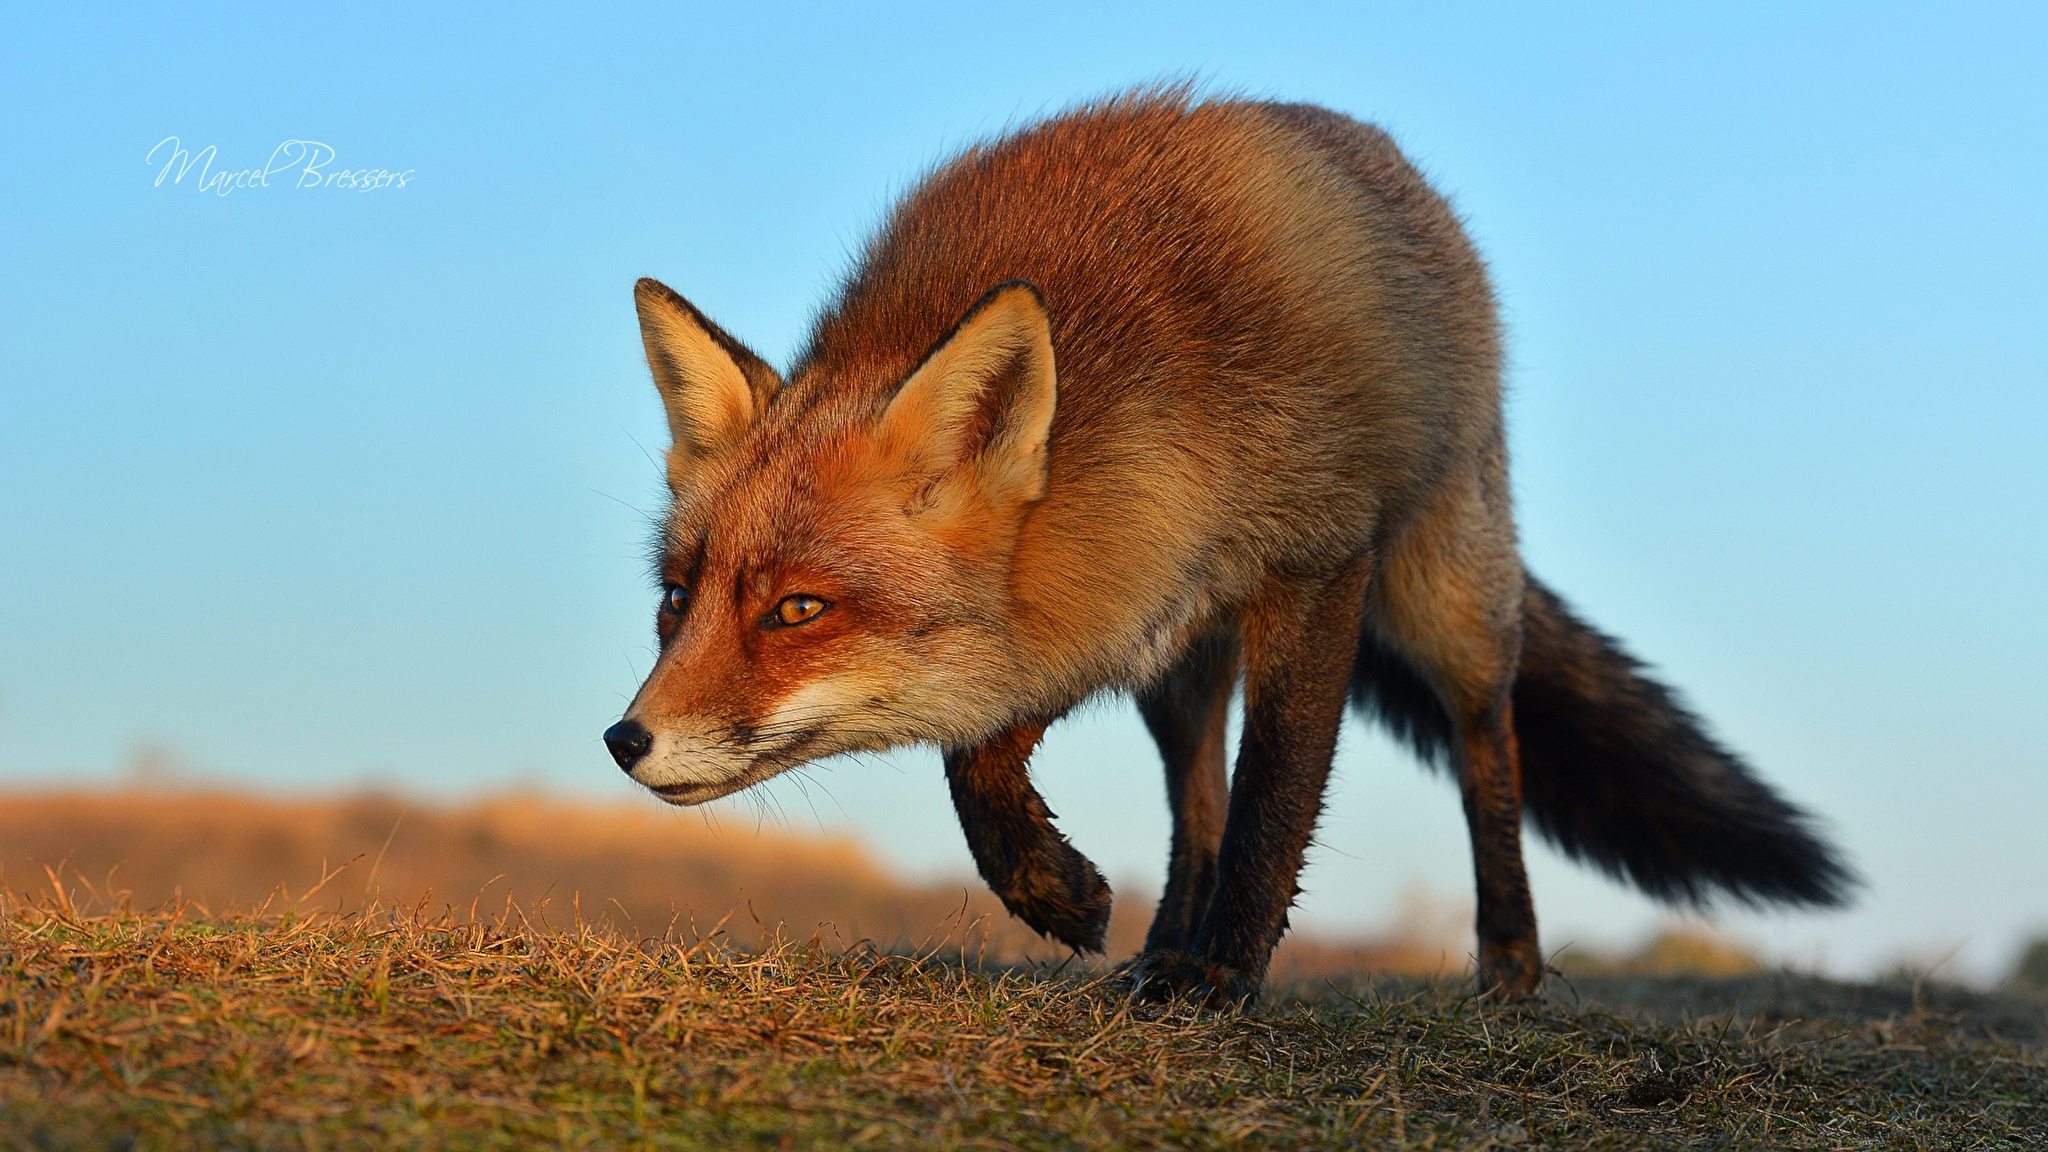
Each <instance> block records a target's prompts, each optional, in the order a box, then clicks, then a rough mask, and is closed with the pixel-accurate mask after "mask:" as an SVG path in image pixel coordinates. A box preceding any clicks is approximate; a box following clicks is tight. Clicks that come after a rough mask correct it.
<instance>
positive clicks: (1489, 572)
mask: <svg viewBox="0 0 2048 1152" xmlns="http://www.w3.org/2000/svg"><path fill="white" fill-rule="evenodd" d="M1507 525H1508V520H1507V514H1506V509H1505V501H1504V499H1503V498H1498V497H1495V496H1494V494H1493V491H1492V490H1490V489H1489V487H1488V486H1486V485H1484V484H1483V483H1482V484H1479V485H1475V486H1474V487H1473V488H1472V489H1471V490H1468V491H1466V492H1464V493H1462V494H1455V495H1454V496H1453V498H1451V499H1447V500H1445V501H1442V502H1440V503H1439V504H1438V506H1436V507H1435V508H1432V509H1430V510H1429V511H1428V512H1426V513H1425V514H1424V515H1423V516H1421V517H1420V518H1419V520H1418V521H1417V523H1415V524H1414V525H1412V526H1411V527H1410V528H1409V530H1408V531H1407V532H1406V533H1404V534H1403V536H1402V537H1401V538H1400V539H1399V540H1398V541H1397V542H1396V543H1395V545H1394V547H1393V548H1391V549H1390V550H1389V552H1388V554H1387V555H1386V557H1385V558H1384V561H1383V563H1382V568H1381V578H1380V580H1379V581H1378V582H1377V583H1376V584H1375V585H1374V587H1373V594H1372V596H1371V597H1370V598H1369V614H1368V619H1367V623H1366V628H1365V635H1364V638H1363V643H1364V644H1365V645H1366V646H1367V648H1369V649H1375V650H1377V651H1376V656H1377V659H1376V660H1375V661H1372V663H1375V664H1377V665H1378V666H1379V667H1380V668H1381V670H1382V672H1386V671H1389V670H1398V671H1401V672H1402V673H1403V676H1404V678H1406V673H1407V672H1412V673H1414V677H1415V678H1417V679H1419V680H1421V681H1422V682H1424V683H1426V684H1427V685H1428V686H1429V687H1430V688H1431V689H1433V690H1434V691H1433V693H1432V694H1433V695H1434V696H1435V698H1436V699H1435V701H1434V703H1435V705H1437V706H1440V707H1441V709H1442V716H1441V717H1432V718H1428V719H1427V720H1426V721H1425V722H1418V720H1420V719H1421V718H1418V717H1414V716H1410V717H1408V718H1406V720H1405V726H1406V727H1407V729H1408V730H1409V735H1410V736H1411V737H1419V739H1418V743H1419V744H1421V745H1422V746H1424V747H1425V749H1427V748H1428V747H1429V746H1430V745H1432V744H1434V743H1435V742H1436V737H1437V736H1438V735H1442V736H1446V737H1448V739H1445V740H1444V741H1443V743H1444V744H1446V745H1447V746H1448V747H1447V748H1445V749H1444V750H1445V751H1448V752H1449V754H1450V759H1451V762H1452V764H1453V766H1454V767H1455V768H1456V770H1457V777H1458V788H1459V794H1460V799H1461V800H1462V801H1463V804H1464V809H1465V822H1466V827H1467V830H1468V831H1469V832H1470V834H1471V839H1472V864H1473V875H1474V880H1475V882H1476V889H1477V896H1478V901H1477V903H1478V914H1477V923H1476V928H1477V932H1478V937H1479V983H1480V987H1481V989H1482V990H1483V991H1492V992H1496V993H1499V994H1503V995H1508V996H1523V995H1528V994H1531V993H1534V992H1536V991H1537V990H1538V989H1539V988H1540V987H1541V986H1542V982H1543V959H1542V953H1541V951H1540V950H1539V949H1538V946H1537V939H1536V911H1535V906H1534V904H1533V902H1532V901H1531V899H1530V896H1529V879H1528V874H1527V871H1526V869H1525V867H1524V865H1523V859H1522V839H1521V833H1522V788H1521V766H1520V758H1519V753H1518V750H1517V747H1516V743H1515V729H1514V706H1513V702H1512V699H1511V694H1512V692H1513V689H1514V677H1515V670H1516V668H1517V667H1518V665H1519V661H1520V654H1521V602H1522V567H1521V562H1520V559H1519V556H1518V555H1517V553H1516V550H1515V544H1514V536H1513V530H1512V528H1511V527H1508V526H1507ZM1395 662H1398V665H1399V668H1398V669H1391V668H1390V665H1392V664H1394V663H1395ZM1367 664H1368V661H1365V660H1361V661H1360V666H1361V669H1363V668H1364V667H1365V666H1366V665H1367ZM1364 687H1365V688H1366V690H1367V691H1368V693H1371V692H1372V691H1373V686H1371V685H1365V686H1364ZM1395 695H1397V694H1389V692H1388V688H1387V687H1385V686H1383V687H1381V688H1380V689H1379V704H1380V710H1381V711H1382V712H1383V713H1385V712H1387V711H1388V709H1389V707H1390V706H1391V701H1392V700H1393V699H1394V698H1395ZM1429 706H1431V705H1430V702H1428V701H1423V700H1416V701H1410V702H1407V704H1406V707H1408V708H1409V709H1410V710H1411V711H1412V710H1414V709H1416V708H1426V707H1429ZM1395 719H1396V727H1397V728H1399V727H1402V726H1403V723H1404V721H1403V719H1402V718H1401V717H1399V716H1396V717H1395ZM1444 719H1448V721H1449V723H1448V725H1446V724H1444V723H1443V720H1444ZM1439 729H1448V731H1444V732H1441V733H1439V732H1438V730H1439Z"/></svg>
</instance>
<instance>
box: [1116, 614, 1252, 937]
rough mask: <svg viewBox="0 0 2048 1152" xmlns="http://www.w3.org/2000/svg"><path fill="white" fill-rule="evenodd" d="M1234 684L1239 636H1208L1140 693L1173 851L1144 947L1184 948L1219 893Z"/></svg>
mask: <svg viewBox="0 0 2048 1152" xmlns="http://www.w3.org/2000/svg"><path fill="white" fill-rule="evenodd" d="M1236 687H1237V633H1236V630H1235V629H1234V628H1222V629H1218V630H1217V631H1215V632H1212V633H1210V634H1208V635H1206V636H1204V637H1202V638H1201V639H1199V640H1197V641H1195V643H1194V644H1193V645H1192V646H1190V647H1189V649H1188V651H1187V654H1186V655H1184V656H1182V657H1181V659H1180V661H1179V662H1178V663H1176V664H1175V665H1174V666H1173V667H1172V668H1171V669H1169V670H1168V671H1167V673H1166V675H1165V676H1163V677H1161V678H1160V680H1159V682H1158V683H1156V684H1154V685H1152V686H1151V687H1149V688H1147V689H1145V690H1144V691H1143V692H1141V693H1139V694H1138V714H1139V715H1140V716H1142V717H1143V718H1144V720H1145V727H1146V728H1147V729H1148V730H1150V731H1151V733H1152V739H1153V740H1154V742H1156V743H1157V744H1158V745H1159V756H1160V759H1161V760H1163V761H1165V764H1166V802H1167V807H1168V808H1169V809H1171V810H1172V813H1173V849H1172V854H1171V855H1170V856H1169V857H1168V858H1167V869H1166V891H1165V893H1164V894H1162V895H1161V896H1160V898H1159V911H1158V912H1157V913H1156V914H1154V916H1153V918H1152V929H1151V931H1150V932H1148V933H1146V935H1145V947H1146V948H1147V949H1148V950H1159V949H1175V948H1186V947H1187V946H1188V945H1189V944H1191V943H1192V942H1193V940H1194V936H1195V929H1196V927H1197V925H1199V924H1200V923H1201V920H1202V914H1203V913H1204V912H1206V911H1207V910H1208V908H1209V898H1210V896H1211V895H1212V894H1213V893H1214V892H1215V890H1216V854H1217V852H1218V850H1219V849H1220V848H1221V847H1222V844H1223V818H1224V814H1225V810H1226V808H1227V806H1228V804H1229V802H1230V781H1229V774H1228V770H1227V767H1226V765H1225V763H1224V759H1225V754H1226V753H1225V748H1224V744H1225V741H1226V740H1227V739H1228V731H1227V721H1228V718H1229V713H1230V694H1231V692H1232V690H1233V689H1235V688H1236Z"/></svg>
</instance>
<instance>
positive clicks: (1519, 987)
mask: <svg viewBox="0 0 2048 1152" xmlns="http://www.w3.org/2000/svg"><path fill="white" fill-rule="evenodd" d="M1543 971H1544V969H1543V954H1542V953H1541V952H1539V951H1537V949H1536V941H1535V939H1534V938H1529V939H1522V940H1507V941H1501V942H1498V943H1495V942H1492V941H1485V940H1482V941H1480V944H1479V992H1480V995H1482V996H1488V997H1493V998H1495V999H1500V1000H1525V999H1528V998H1529V997H1532V996H1536V995H1538V994H1540V993H1541V992H1542V991H1543Z"/></svg>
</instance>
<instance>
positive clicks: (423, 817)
mask: <svg viewBox="0 0 2048 1152" xmlns="http://www.w3.org/2000/svg"><path fill="white" fill-rule="evenodd" d="M344 864H345V865H346V867H345V868H342V870H341V871H340V872H339V873H337V874H335V875H334V876H333V877H332V878H331V879H329V880H328V882H327V883H326V884H325V885H324V886H321V887H320V888H319V889H318V891H317V892H313V894H312V895H311V896H310V897H308V896H307V895H306V894H307V893H308V892H309V891H310V890H312V889H314V887H315V885H316V884H318V883H319V881H320V879H321V877H322V876H323V875H325V874H326V871H329V870H333V869H335V868H337V867H341V866H343V865H344ZM46 866H48V867H49V868H50V869H54V870H55V871H57V872H58V873H60V874H61V875H62V876H63V877H64V880H65V883H66V885H67V887H69V888H72V889H74V890H77V891H78V892H79V893H80V894H81V896H82V897H84V898H88V899H97V900H100V901H104V902H108V903H114V902H119V901H121V900H125V901H127V902H128V903H129V904H131V905H132V906H134V907H135V908H137V909H149V908H155V907H159V906H162V905H164V904H167V903H169V902H173V901H181V900H182V901H190V902H192V903H194V904H196V905H197V906H198V907H199V908H200V909H202V910H209V911H213V912H220V911H223V910H225V909H227V908H229V907H232V906H237V905H241V906H251V905H261V904H263V903H265V902H266V901H269V902H271V905H272V907H273V908H277V907H281V906H283V905H284V904H288V903H290V902H292V901H293V900H303V901H305V903H304V904H303V905H302V906H303V907H305V908H308V909H312V908H321V909H342V910H346V909H353V908H358V907H360V906H362V905H363V904H364V903H366V902H368V901H369V900H370V899H372V898H374V899H376V900H378V901H379V902H381V903H382V904H384V905H386V906H390V907H402V908H418V909H420V910H421V911H422V912H423V913H425V914H427V915H429V916H439V915H443V914H448V915H452V916H454V917H455V918H457V919H466V918H470V917H478V918H482V917H492V916H497V915H500V914H502V913H504V912H506V911H507V910H508V908H511V907H516V908H517V909H519V910H520V912H522V913H523V914H525V915H526V916H527V917H528V918H530V919H533V920H536V921H542V922H545V923H548V924H552V925H554V926H557V927H561V926H566V925H569V924H572V923H574V922H575V921H576V920H577V919H578V918H579V917H580V918H581V919H583V920H585V921H592V922H609V923H610V924H612V925H614V926H617V927H620V928H623V929H625V930H627V931H632V932H638V933H641V934H644V935H649V936H659V935H661V934H663V933H664V932H669V931H671V930H673V931H676V932H679V933H683V934H688V933H691V932H695V933H708V932H710V931H711V930H712V929H713V928H714V927H715V926H718V925H720V924H721V923H722V924H723V925H724V928H725V930H726V931H727V932H728V933H730V934H731V935H732V936H734V937H735V938H737V939H738V940H740V941H742V942H747V941H751V940H754V939H757V938H758V936H759V934H760V933H761V932H763V931H764V930H768V929H775V928H778V927H779V928H780V930H781V931H782V933H783V934H784V935H787V936H790V937H794V938H797V939H805V938H808V937H810V936H811V935H812V934H813V933H816V934H818V935H820V937H821V938H822V939H824V940H826V941H828V942H830V941H832V940H833V939H834V938H835V937H836V938H837V939H838V940H839V941H842V942H843V943H846V944H851V943H853V942H854V941H856V940H860V939H863V938H865V939H871V940H873V941H874V942H875V943H877V944H878V945H881V946H883V947H885V948H894V949H910V948H942V949H947V950H952V949H958V950H960V951H962V952H965V953H967V954H969V955H986V956H987V958H989V959H991V960H1011V959H1023V958H1036V959H1047V960H1058V959H1062V958H1065V957H1066V956H1067V954H1068V953H1067V951H1066V949H1064V948H1062V947H1060V946H1058V945H1055V944H1052V943H1049V942H1047V941H1045V940H1042V939H1040V938H1039V937H1038V936H1037V935H1035V934H1034V933H1032V932H1031V931H1030V930H1029V929H1028V928H1026V927H1025V926H1024V925H1023V924H1022V923H1020V922H1019V921H1017V920H1015V919H1013V918H1011V917H1010V916H1009V915H1008V914H1007V913H1006V912H1004V911H1003V909H1002V906H1001V905H1000V904H999V903H998V902H997V901H996V899H995V898H994V897H993V896H991V895H990V894H989V893H988V891H987V889H986V888H984V887H983V886H982V884H981V882H980V880H978V879H976V878H974V877H971V876H963V877H960V878H959V879H957V880H948V881H944V882H935V883H923V884H919V883H912V882H909V881H906V880H904V879H902V878H900V877H897V876H894V875H891V874H890V873H889V872H887V871H886V870H884V869H883V868H882V867H881V866H880V865H879V864H878V863H877V862H876V861H875V860H874V858H873V857H872V856H870V855H869V854H868V853H867V852H866V851H865V850H864V849H863V848H862V847H861V845H859V844H858V843H856V842H855V841H853V840H851V839H845V838H833V837H822V836H818V837H813V836H798V835H793V834H790V833H786V832H777V831H772V830H755V829H748V828H745V827H743V826H737V825H736V823H735V822H726V823H724V824H713V823H711V822H710V821H706V820H702V819H698V818H696V817H695V816H694V815H689V814H683V813H678V812H675V811H672V810H669V809H666V808H661V807H659V806H657V805H654V804H646V805H633V806H610V807H605V806H593V805H579V804H574V803H569V802H565V801H562V800H558V799H553V798H545V797H541V796H536V795H505V796H497V797H489V798H483V799H477V800H474V801H471V802H467V803H463V804H459V805H452V806H444V805H436V804H429V803H422V802H418V801H415V800H409V799H400V798H398V797H394V796H390V795H376V794H371V795H359V796H349V797H341V798H327V799H281V798H272V797H264V796H259V795H250V794H247V793H237V792H228V791H218V790H209V789H204V788H186V787H179V786H175V785H169V784H159V783H154V782H151V781H150V780H149V779H148V778H143V779H141V780H139V781H137V782H136V783H134V784H132V785H130V786H128V787H125V788H121V789H118V790H113V791H82V790H81V791H66V792H46V793H34V794H27V793H17V794H11V795H9V794H0V880H4V882H5V883H6V884H7V885H8V886H9V887H11V888H13V889H15V890H16V891H19V892H24V893H27V892H34V891H37V890H42V889H47V888H48V886H49V884H50V879H49V874H48V873H47V872H46V870H45V868H46ZM1154 898H1155V894H1154V893H1149V892H1142V891H1130V890H1123V891H1120V892H1119V899H1118V901H1117V912H1116V915H1115V917H1114V919H1113V920H1112V921H1111V925H1110V932H1109V955H1110V958H1111V959H1121V958H1123V957H1125V956H1128V955H1131V954H1133V953H1135V952H1136V951H1137V950H1138V948H1139V947H1140V946H1141V945H1142V944H1143V942H1144V933H1145V927H1146V924H1147V922H1148V920H1149V917H1150V915H1151V910H1152V903H1153V900H1154ZM1410 905H1411V906H1410V907H1409V908H1408V910H1406V911H1405V912H1404V913H1403V915H1402V916H1401V917H1400V918H1399V919H1398V920H1397V923H1396V925H1395V926H1394V927H1393V928H1392V929H1391V930H1390V931H1389V932H1388V933H1386V934H1385V935H1380V936H1372V937H1359V938H1331V937H1309V936H1301V935H1296V936H1291V937H1290V938H1289V939H1288V940H1287V941H1286V942H1285V943H1283V944H1282V946H1281V951H1280V954H1279V955H1278V956H1276V958H1275V962H1274V969H1273V975H1274V976H1275V977H1276V978H1278V979H1303V978H1315V977H1321V976H1343V975H1350V974H1353V973H1362V972H1398V973H1409V974H1416V975H1432V974H1439V973H1455V972H1459V971H1462V970H1463V969H1464V967H1465V965H1466V952H1467V951H1468V947H1467V946H1466V945H1464V944H1462V943H1461V933H1462V927H1461V925H1462V921H1463V920H1464V919H1465V916H1464V913H1463V912H1462V911H1460V910H1457V909H1449V910H1446V909H1444V908H1442V907H1438V906H1436V905H1433V904H1431V903H1430V902H1429V901H1427V900H1426V899H1422V898H1420V897H1418V898H1417V899H1416V900H1413V901H1411V902H1410Z"/></svg>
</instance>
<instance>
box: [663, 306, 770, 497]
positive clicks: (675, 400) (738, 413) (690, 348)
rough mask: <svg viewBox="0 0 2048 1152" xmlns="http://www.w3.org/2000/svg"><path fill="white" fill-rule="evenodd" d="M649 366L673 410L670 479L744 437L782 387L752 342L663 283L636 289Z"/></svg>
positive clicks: (670, 418) (672, 481)
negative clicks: (740, 338) (751, 346)
mask: <svg viewBox="0 0 2048 1152" xmlns="http://www.w3.org/2000/svg"><path fill="white" fill-rule="evenodd" d="M633 305H634V307H635V308H636V309H637V310H638V311H639V313H640V339H641V341H642V342H644V343H645V344H646V345H647V366H648V367H649V368H651V369H653V370H654V387H655V388H656V389H657V390H658V391H660V393H661V406H662V408H663V409H665V410H666V411H667V412H668V431H669V439H670V441H671V444H670V447H669V461H668V472H669V483H670V484H671V486H674V487H681V482H682V480H683V478H684V477H685V476H687V475H688V474H689V473H690V472H691V471H692V470H693V469H694V468H695V467H696V466H697V465H698V464H700V463H702V462H703V461H705V460H707V459H709V458H710V457H712V456H716V455H717V454H718V453H720V452H722V451H724V450H725V449H727V448H729V447H731V446H732V445H734V444H736V443H738V442H739V440H740V438H741V437H742V436H744V435H746V432H747V429H749V428H751V427H753V424H754V421H755V419H756V418H758V417H759V416H760V414H761V410H762V409H763V408H765V407H767V405H768V401H770V400H771V399H773V398H774V397H775V392H776V389H778V388H780V387H782V378H781V377H780V376H777V375H776V374H775V369H773V368H770V367H769V366H768V365H767V363H766V362H765V361H763V360H762V359H761V358H760V357H759V356H756V355H754V354H753V353H752V352H749V351H748V350H747V346H746V345H744V344H742V343H740V342H739V341H737V340H735V339H733V338H732V337H731V336H728V335H726V333H725V330H724V329H722V328H720V327H719V326H718V325H716V324H713V323H712V322H711V321H709V320H707V319H705V318H704V314H703V313H702V312H699V311H697V309H695V308H694V307H692V306H691V305H690V302H689V301H688V300H685V299H683V298H682V297H681V296H679V295H677V294H676V293H675V291H674V290H673V289H671V288H670V287H669V286H668V285H666V284H663V283H662V282H661V281H659V280H642V281H640V282H639V283H638V284H635V285H634V286H633Z"/></svg>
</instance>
